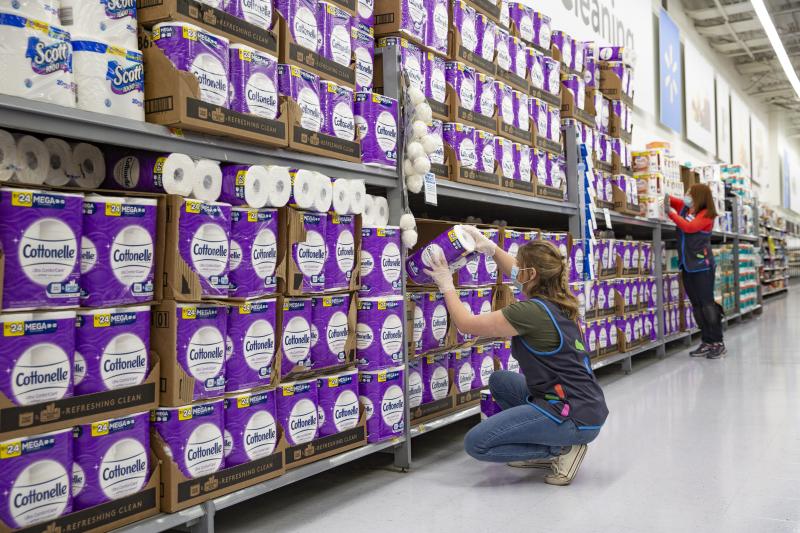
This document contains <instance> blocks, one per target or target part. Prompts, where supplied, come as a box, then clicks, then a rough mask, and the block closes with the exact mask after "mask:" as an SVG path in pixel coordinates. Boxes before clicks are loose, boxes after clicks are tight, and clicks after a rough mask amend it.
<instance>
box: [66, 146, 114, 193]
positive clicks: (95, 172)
mask: <svg viewBox="0 0 800 533" xmlns="http://www.w3.org/2000/svg"><path fill="white" fill-rule="evenodd" d="M72 159H73V161H74V162H75V164H76V165H77V166H78V168H80V174H79V175H78V176H76V177H75V179H74V180H73V181H74V182H75V185H77V186H78V187H80V188H81V189H96V188H98V187H99V186H100V184H101V183H103V181H104V180H105V179H106V158H105V156H104V155H103V151H102V150H100V148H98V147H97V146H95V145H93V144H88V143H78V144H76V145H74V146H73V147H72Z"/></svg>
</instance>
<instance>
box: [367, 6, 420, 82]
mask: <svg viewBox="0 0 800 533" xmlns="http://www.w3.org/2000/svg"><path fill="white" fill-rule="evenodd" d="M417 1H418V0H417ZM420 4H421V2H420ZM384 47H398V48H400V68H401V69H402V70H403V72H405V73H406V75H407V76H408V79H409V83H410V84H411V86H412V87H416V88H418V89H419V90H420V91H422V92H423V93H424V92H425V69H424V68H423V63H424V61H425V55H424V54H423V52H422V50H421V49H420V48H419V47H418V46H417V45H415V44H413V43H410V42H408V41H407V40H406V39H403V38H402V37H382V38H380V39H378V48H384Z"/></svg>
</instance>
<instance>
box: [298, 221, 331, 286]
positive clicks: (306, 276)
mask: <svg viewBox="0 0 800 533" xmlns="http://www.w3.org/2000/svg"><path fill="white" fill-rule="evenodd" d="M298 214H299V215H300V218H301V220H302V225H303V231H304V232H305V235H306V238H305V240H303V241H302V242H292V259H293V261H294V265H295V266H296V268H297V270H298V271H299V274H300V275H301V276H302V292H322V291H324V290H325V262H326V261H327V256H328V250H327V245H326V244H325V243H326V232H327V223H328V222H327V221H328V214H327V213H309V212H302V213H298ZM293 284H294V283H293Z"/></svg>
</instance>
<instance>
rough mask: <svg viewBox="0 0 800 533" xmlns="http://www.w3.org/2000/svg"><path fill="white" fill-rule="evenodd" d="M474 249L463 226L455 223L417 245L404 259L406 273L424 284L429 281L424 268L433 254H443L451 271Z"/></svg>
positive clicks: (459, 266) (463, 261) (458, 266)
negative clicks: (422, 243) (429, 239)
mask: <svg viewBox="0 0 800 533" xmlns="http://www.w3.org/2000/svg"><path fill="white" fill-rule="evenodd" d="M474 251H475V241H474V240H473V239H472V237H470V236H469V234H468V233H466V232H465V231H464V226H462V225H460V224H455V225H454V226H452V227H451V228H450V229H448V230H447V231H445V232H442V233H440V234H439V235H437V236H436V237H435V238H434V239H433V240H431V241H430V242H429V243H427V244H426V245H424V246H418V247H417V250H416V251H415V252H414V253H413V254H411V255H410V256H409V257H408V259H406V274H407V275H408V277H409V278H411V279H412V280H414V282H416V283H417V284H419V285H425V284H426V283H428V282H430V277H428V275H427V274H426V273H425V269H426V268H427V267H428V266H429V265H430V259H431V257H432V256H433V255H434V254H436V255H439V256H443V257H444V258H445V260H446V261H447V264H448V265H449V266H450V270H451V272H455V271H456V270H458V269H459V268H461V267H462V266H464V263H465V262H466V258H467V256H469V254H471V253H472V252H474Z"/></svg>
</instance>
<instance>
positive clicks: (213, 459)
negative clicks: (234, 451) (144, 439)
mask: <svg viewBox="0 0 800 533" xmlns="http://www.w3.org/2000/svg"><path fill="white" fill-rule="evenodd" d="M224 419H225V404H224V401H223V399H222V398H220V399H217V400H212V401H208V402H201V403H196V404H192V405H184V406H181V407H159V408H158V409H155V410H153V411H151V413H150V423H151V426H152V428H153V429H155V431H156V433H157V434H158V436H159V437H160V438H161V440H162V441H163V442H164V444H165V445H166V450H165V451H166V453H167V455H168V456H169V457H171V458H172V460H173V461H175V463H176V464H177V465H178V469H179V470H180V471H181V473H182V474H183V475H184V476H186V477H187V478H189V479H192V478H196V477H200V476H205V475H207V474H213V473H214V472H217V471H218V470H221V469H222V468H223V467H224V465H225V455H224V453H225V440H224V437H223V431H224V427H225V426H224V422H223V420H224Z"/></svg>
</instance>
